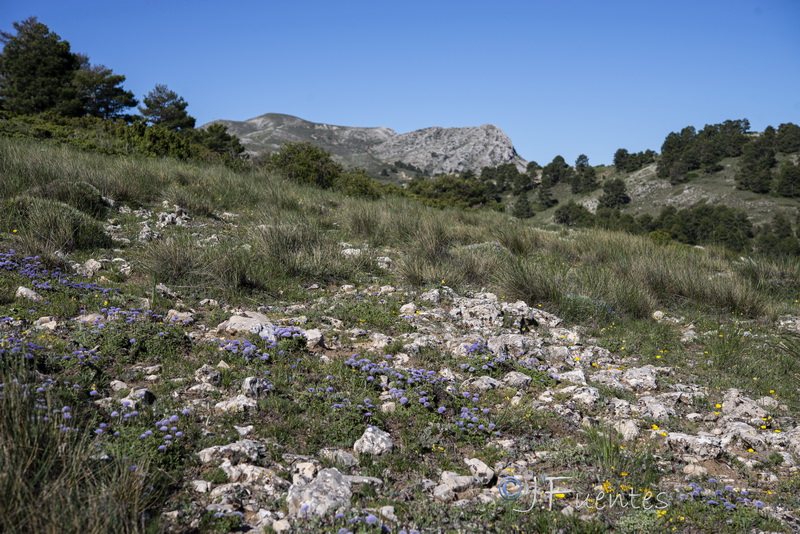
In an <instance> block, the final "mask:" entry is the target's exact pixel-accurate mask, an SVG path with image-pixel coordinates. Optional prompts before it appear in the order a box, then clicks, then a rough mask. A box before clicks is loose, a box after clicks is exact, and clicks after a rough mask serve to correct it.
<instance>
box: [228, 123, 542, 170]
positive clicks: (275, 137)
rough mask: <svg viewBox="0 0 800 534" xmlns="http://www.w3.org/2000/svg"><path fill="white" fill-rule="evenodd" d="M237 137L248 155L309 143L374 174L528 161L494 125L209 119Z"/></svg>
mask: <svg viewBox="0 0 800 534" xmlns="http://www.w3.org/2000/svg"><path fill="white" fill-rule="evenodd" d="M214 122H217V123H221V124H224V125H225V126H226V127H227V128H228V132H230V133H232V134H236V135H237V136H239V138H240V139H241V141H242V144H243V145H244V146H245V147H246V149H247V151H248V152H250V153H251V154H264V153H271V152H276V151H277V150H279V149H280V146H281V145H282V144H284V143H287V142H290V141H309V142H311V143H314V144H317V145H319V146H321V147H323V148H325V149H326V150H329V151H330V152H332V153H333V155H334V157H335V158H336V159H338V160H339V161H341V162H342V163H343V164H344V165H346V166H348V167H363V168H366V169H367V170H368V171H370V172H373V173H378V172H380V171H381V170H382V169H385V168H387V167H388V166H391V165H392V164H394V163H395V162H397V161H402V162H403V163H406V164H410V165H413V166H414V167H416V168H418V169H421V170H423V171H424V172H425V174H430V175H433V174H439V173H460V172H464V171H467V170H472V171H475V172H476V173H479V172H480V170H481V169H482V168H483V167H486V166H491V167H494V166H497V165H501V164H503V163H513V164H515V165H517V167H519V168H520V170H524V168H525V164H526V163H527V162H526V161H525V160H524V159H522V158H521V157H520V156H519V155H518V154H517V152H516V150H514V146H513V145H512V144H511V140H510V139H509V138H508V136H507V135H506V134H505V133H504V132H503V131H502V130H501V129H500V128H498V127H497V126H492V125H490V124H484V125H483V126H477V127H469V128H441V127H433V128H425V129H422V130H416V131H413V132H409V133H404V134H398V133H396V132H395V131H394V130H392V129H391V128H382V127H379V128H358V127H350V126H333V125H330V124H320V123H314V122H309V121H306V120H303V119H300V118H298V117H293V116H291V115H281V114H277V113H268V114H266V115H261V116H259V117H255V118H253V119H250V120H247V121H228V120H218V121H214Z"/></svg>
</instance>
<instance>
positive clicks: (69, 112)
mask: <svg viewBox="0 0 800 534" xmlns="http://www.w3.org/2000/svg"><path fill="white" fill-rule="evenodd" d="M14 29H15V30H16V31H17V34H16V35H12V34H10V33H7V32H3V31H0V41H2V42H3V43H4V44H5V46H4V47H3V53H2V54H0V104H1V105H2V107H3V109H5V110H7V111H12V112H14V113H20V114H24V115H30V114H36V113H42V112H45V111H53V112H55V113H59V114H61V115H66V116H80V115H81V114H82V113H83V110H82V107H81V103H80V100H79V99H78V91H77V89H76V87H75V86H74V85H73V83H72V82H73V78H74V76H75V72H76V71H77V70H78V66H79V64H80V63H79V59H78V57H77V56H76V55H75V54H73V53H72V52H71V51H70V45H69V43H68V42H67V41H64V40H62V39H61V38H60V37H59V36H58V35H57V34H55V33H53V32H51V31H50V28H48V27H47V26H46V25H44V24H42V23H41V22H39V21H38V19H37V18H36V17H30V18H28V19H25V20H23V21H21V22H15V23H14Z"/></svg>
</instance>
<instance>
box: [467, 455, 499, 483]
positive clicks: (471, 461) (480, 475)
mask: <svg viewBox="0 0 800 534" xmlns="http://www.w3.org/2000/svg"><path fill="white" fill-rule="evenodd" d="M464 463H466V464H467V467H469V470H470V472H471V473H472V476H473V477H474V478H475V480H477V481H478V482H479V483H481V484H483V485H484V486H486V485H488V484H489V483H490V482H491V481H492V479H494V469H492V468H491V467H489V466H488V465H486V464H485V463H484V462H483V461H481V460H480V459H478V458H464Z"/></svg>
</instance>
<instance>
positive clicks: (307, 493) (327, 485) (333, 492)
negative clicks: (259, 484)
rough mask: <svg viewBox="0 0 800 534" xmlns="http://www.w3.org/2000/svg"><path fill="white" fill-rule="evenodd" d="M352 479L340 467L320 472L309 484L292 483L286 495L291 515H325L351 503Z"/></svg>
mask: <svg viewBox="0 0 800 534" xmlns="http://www.w3.org/2000/svg"><path fill="white" fill-rule="evenodd" d="M351 496H352V490H351V489H350V481H349V480H348V479H347V478H346V477H345V476H344V475H342V474H341V473H340V472H339V470H338V469H334V468H329V469H323V470H322V471H320V472H319V474H318V475H317V477H316V478H315V479H314V480H313V481H312V482H310V483H309V484H304V485H292V487H291V488H289V493H288V495H287V496H286V505H287V507H288V509H289V515H293V516H297V515H303V516H306V515H308V516H318V517H319V516H324V515H326V514H329V513H333V512H336V511H337V510H339V509H343V508H345V507H347V506H349V505H350V497H351Z"/></svg>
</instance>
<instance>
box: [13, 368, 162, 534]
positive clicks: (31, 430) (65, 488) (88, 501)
mask: <svg viewBox="0 0 800 534" xmlns="http://www.w3.org/2000/svg"><path fill="white" fill-rule="evenodd" d="M17 377H18V375H14V378H17ZM3 378H7V380H2V382H4V383H5V387H4V389H3V394H2V397H0V492H1V493H2V495H3V498H2V499H0V531H2V532H44V533H57V532H145V527H146V525H147V523H148V522H149V521H150V519H151V518H150V510H151V508H152V507H153V506H155V505H156V503H158V502H159V501H160V500H161V499H162V498H163V496H162V494H161V490H160V489H157V488H156V487H155V486H158V483H157V482H156V481H155V479H153V478H152V477H151V478H150V479H149V480H148V479H147V477H146V475H145V473H146V472H147V465H146V464H142V463H140V464H139V465H137V466H135V468H134V469H132V468H131V466H130V465H121V464H120V463H119V462H117V461H112V460H110V459H104V458H103V455H102V454H99V453H98V451H97V449H96V448H95V447H94V446H93V443H92V439H91V437H90V436H89V435H88V434H87V433H85V432H78V431H75V430H73V429H72V426H71V421H72V419H71V418H67V416H68V415H69V412H65V411H62V406H61V405H59V404H58V403H56V402H55V399H54V398H52V397H51V396H50V395H48V394H46V393H37V394H31V393H32V392H31V391H26V387H27V386H26V385H25V384H24V383H20V382H17V381H12V380H11V378H12V377H11V376H9V375H7V376H3ZM21 414H25V415H26V416H25V417H20V415H21ZM65 414H66V415H65ZM162 489H163V488H162Z"/></svg>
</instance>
